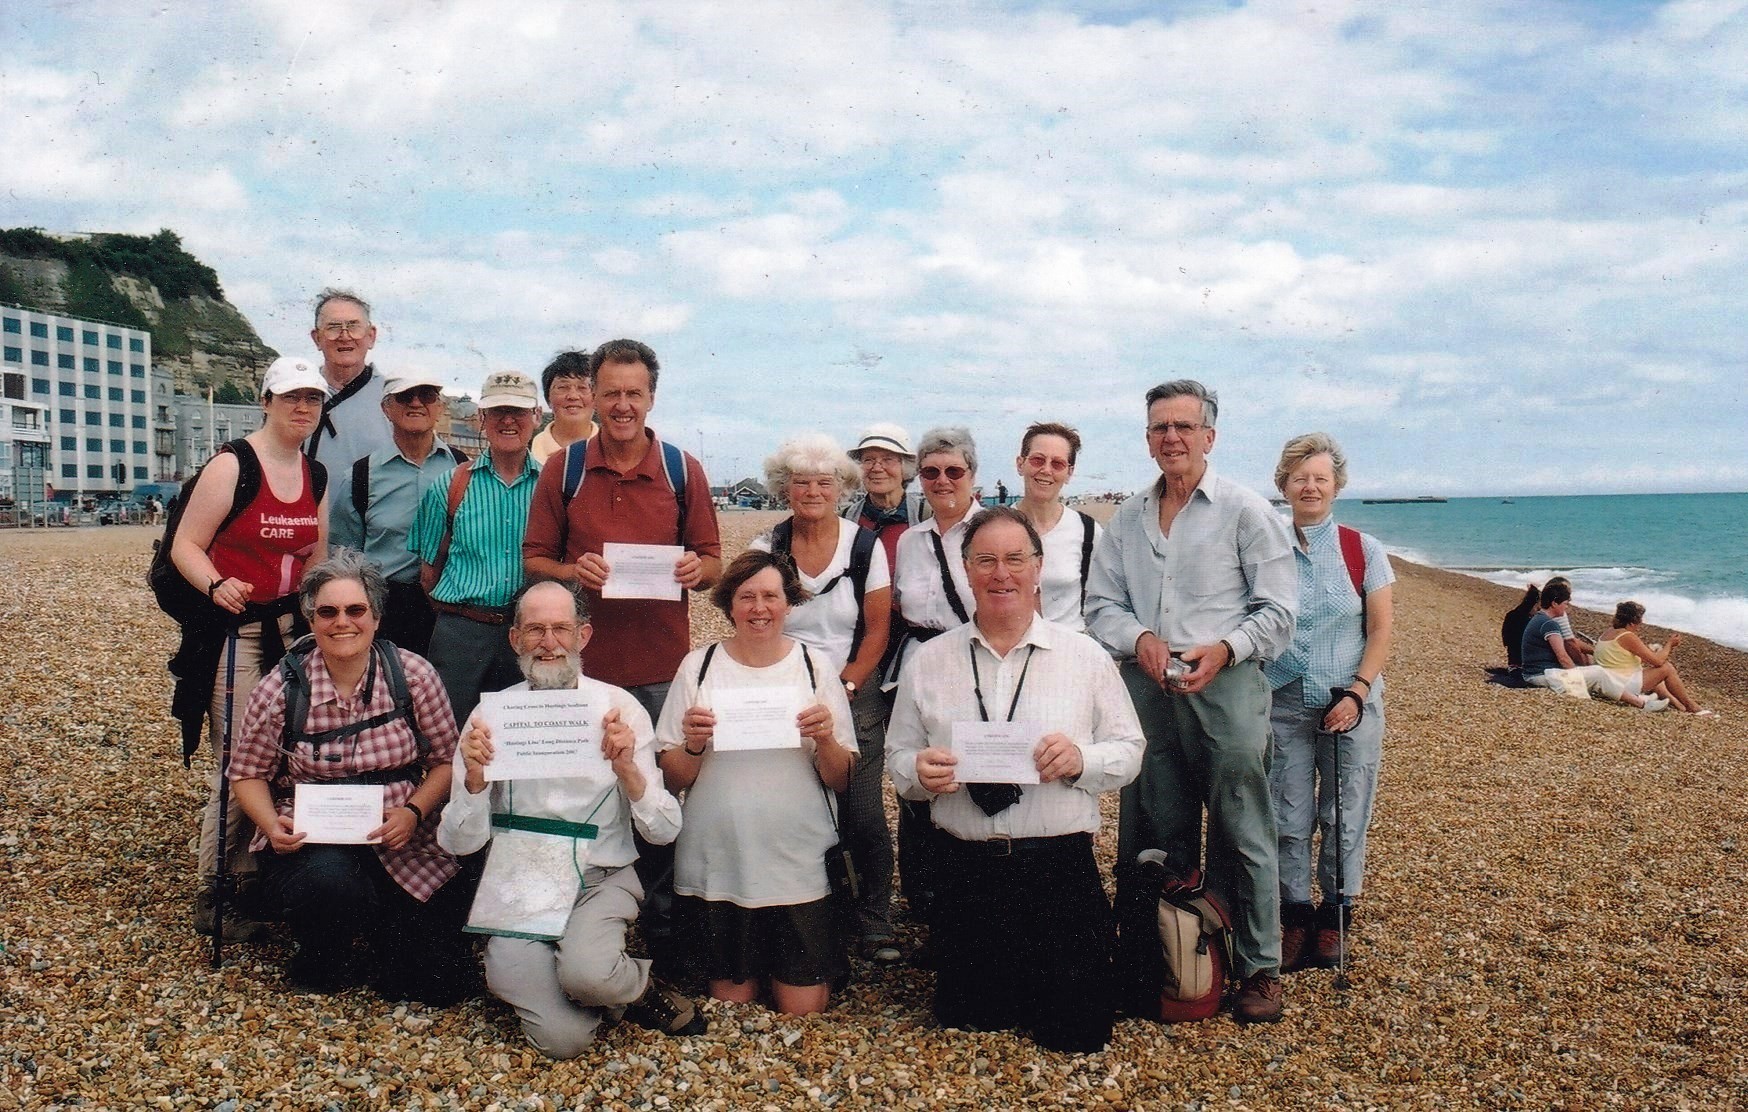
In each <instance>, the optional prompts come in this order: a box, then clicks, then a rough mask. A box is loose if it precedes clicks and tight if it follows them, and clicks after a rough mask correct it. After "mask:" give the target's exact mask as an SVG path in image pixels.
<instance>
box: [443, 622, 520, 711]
mask: <svg viewBox="0 0 1748 1112" xmlns="http://www.w3.org/2000/svg"><path fill="white" fill-rule="evenodd" d="M425 659H427V660H429V661H430V662H431V666H432V667H434V668H436V669H437V674H438V675H439V676H441V677H442V679H443V689H444V690H445V691H447V692H448V693H449V706H450V708H451V709H452V710H454V711H455V724H456V726H458V727H460V728H461V729H462V730H463V731H465V730H466V729H467V716H468V715H470V714H472V713H473V708H475V707H477V706H479V697H480V692H482V691H502V690H504V688H506V687H509V686H511V685H512V684H517V683H521V682H522V666H521V665H520V664H518V663H517V662H516V650H514V649H512V648H511V647H510V627H509V626H507V625H500V624H497V623H494V622H476V621H474V620H473V619H472V618H464V617H462V616H461V615H459V614H439V615H437V620H436V622H435V623H434V624H433V625H432V627H431V651H430V652H429V653H427V654H426V656H425Z"/></svg>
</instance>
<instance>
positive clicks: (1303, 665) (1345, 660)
mask: <svg viewBox="0 0 1748 1112" xmlns="http://www.w3.org/2000/svg"><path fill="white" fill-rule="evenodd" d="M1304 533H1305V547H1304V548H1300V547H1298V546H1297V545H1294V546H1293V556H1294V562H1295V563H1296V564H1297V565H1298V568H1299V620H1298V622H1297V624H1295V625H1294V627H1293V642H1292V644H1291V645H1289V646H1287V651H1286V652H1284V653H1282V654H1281V656H1280V657H1279V659H1276V660H1272V661H1270V662H1269V663H1268V664H1266V665H1264V667H1263V675H1265V676H1267V677H1268V681H1269V687H1270V688H1279V687H1285V686H1286V685H1287V684H1289V683H1291V682H1293V681H1294V680H1296V679H1303V680H1304V681H1305V683H1304V693H1305V705H1306V706H1308V707H1320V706H1322V705H1324V703H1326V702H1328V700H1329V690H1330V688H1333V687H1345V686H1347V685H1348V684H1349V683H1351V682H1352V681H1353V678H1354V670H1355V669H1357V668H1358V667H1359V666H1360V658H1361V657H1363V656H1364V655H1365V653H1366V627H1365V623H1364V620H1363V619H1362V618H1361V617H1360V596H1359V595H1357V594H1355V593H1354V589H1353V579H1352V578H1351V577H1349V575H1348V573H1347V561H1346V560H1344V559H1342V555H1341V537H1340V535H1339V534H1338V533H1337V531H1336V526H1335V518H1333V517H1327V518H1324V519H1323V520H1322V521H1321V522H1319V523H1318V524H1316V525H1312V526H1309V527H1307V528H1306V529H1305V530H1304ZM1360 550H1361V551H1362V552H1364V553H1365V557H1366V575H1365V579H1364V580H1363V582H1364V584H1365V588H1366V594H1368V595H1369V594H1371V593H1372V592H1373V591H1376V590H1379V589H1380V588H1383V587H1388V586H1389V585H1390V584H1392V583H1394V582H1396V573H1395V571H1394V570H1392V569H1391V567H1390V557H1389V556H1388V555H1387V554H1386V553H1385V552H1384V546H1383V544H1382V543H1380V542H1379V541H1378V540H1377V539H1376V538H1375V537H1372V536H1371V535H1369V534H1366V533H1361V534H1360ZM1378 689H1379V685H1378V684H1377V683H1373V684H1372V687H1371V688H1370V689H1368V692H1367V693H1368V695H1369V694H1370V693H1371V691H1374V690H1378Z"/></svg>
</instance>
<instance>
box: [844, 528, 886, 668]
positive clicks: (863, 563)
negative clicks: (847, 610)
mask: <svg viewBox="0 0 1748 1112" xmlns="http://www.w3.org/2000/svg"><path fill="white" fill-rule="evenodd" d="M850 528H852V529H854V530H855V531H856V539H855V540H853V541H851V542H850V587H851V589H852V590H854V591H855V592H856V629H855V632H854V633H852V634H850V659H851V660H854V659H856V654H857V653H858V652H860V651H861V650H862V638H863V637H864V636H866V635H867V633H868V615H867V613H866V612H865V611H864V610H863V608H862V599H863V598H864V597H865V596H866V595H867V593H868V573H869V572H870V571H871V570H873V567H874V546H875V545H877V544H879V543H880V538H879V537H878V536H876V535H875V533H874V530H872V529H865V528H863V527H862V526H860V525H852V526H851V527H850Z"/></svg>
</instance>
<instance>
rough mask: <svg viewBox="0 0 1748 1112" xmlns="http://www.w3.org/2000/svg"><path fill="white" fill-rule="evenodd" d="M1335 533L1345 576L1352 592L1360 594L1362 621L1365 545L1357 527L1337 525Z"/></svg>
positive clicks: (1364, 596) (1362, 618)
mask: <svg viewBox="0 0 1748 1112" xmlns="http://www.w3.org/2000/svg"><path fill="white" fill-rule="evenodd" d="M1335 535H1336V537H1337V539H1339V540H1340V541H1341V561H1342V563H1344V564H1346V565H1347V577H1348V579H1349V580H1351V581H1352V583H1353V593H1354V594H1356V595H1358V596H1360V621H1361V622H1364V621H1365V617H1366V547H1365V544H1364V543H1363V542H1362V541H1361V539H1360V531H1359V530H1358V529H1349V528H1348V527H1347V526H1345V525H1337V526H1336V527H1335Z"/></svg>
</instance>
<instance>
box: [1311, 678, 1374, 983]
mask: <svg viewBox="0 0 1748 1112" xmlns="http://www.w3.org/2000/svg"><path fill="white" fill-rule="evenodd" d="M1330 694H1331V695H1332V696H1334V697H1333V698H1331V699H1330V700H1329V706H1327V707H1325V708H1324V710H1323V713H1324V715H1325V716H1327V715H1328V714H1329V712H1330V711H1332V710H1334V709H1335V707H1336V704H1338V703H1340V702H1341V701H1342V700H1343V699H1347V698H1353V695H1352V693H1351V692H1349V691H1348V690H1347V689H1345V688H1340V687H1337V688H1332V689H1331V690H1330ZM1355 701H1356V703H1357V705H1358V708H1359V715H1358V716H1356V717H1355V718H1354V720H1353V725H1351V726H1349V727H1348V728H1347V729H1348V730H1351V729H1353V728H1354V726H1358V725H1359V724H1360V718H1361V717H1364V715H1365V713H1366V708H1365V704H1364V703H1358V700H1355ZM1319 724H1321V722H1320V723H1319ZM1319 732H1320V733H1325V734H1327V735H1328V737H1329V745H1330V751H1331V758H1332V759H1331V764H1333V765H1334V768H1335V777H1334V779H1335V938H1336V954H1335V981H1334V985H1335V989H1336V991H1337V992H1346V991H1347V990H1348V979H1347V903H1346V900H1347V867H1346V861H1347V844H1346V842H1345V840H1344V839H1343V838H1342V828H1341V739H1342V738H1343V737H1345V736H1346V734H1347V730H1341V731H1335V730H1326V731H1319ZM1323 837H1324V840H1325V841H1327V840H1328V838H1329V832H1328V831H1327V830H1326V831H1324V832H1323ZM1323 899H1324V902H1325V903H1327V902H1328V901H1329V894H1328V893H1327V892H1326V893H1324V895H1323Z"/></svg>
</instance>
